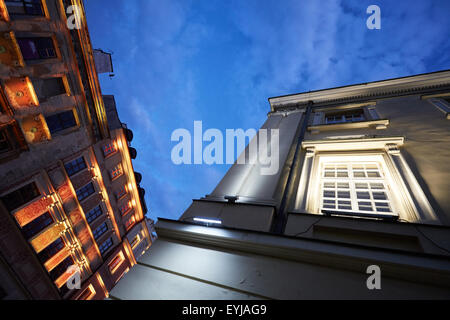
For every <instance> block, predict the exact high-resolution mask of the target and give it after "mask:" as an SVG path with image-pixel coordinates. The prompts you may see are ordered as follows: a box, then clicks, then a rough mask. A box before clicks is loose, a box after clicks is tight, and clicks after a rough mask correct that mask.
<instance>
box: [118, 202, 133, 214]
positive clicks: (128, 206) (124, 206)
mask: <svg viewBox="0 0 450 320" xmlns="http://www.w3.org/2000/svg"><path fill="white" fill-rule="evenodd" d="M130 210H131V204H130V201H127V202H125V203H124V204H122V205H121V206H120V208H119V211H120V214H121V215H125V214H126V213H127V212H128V211H130Z"/></svg>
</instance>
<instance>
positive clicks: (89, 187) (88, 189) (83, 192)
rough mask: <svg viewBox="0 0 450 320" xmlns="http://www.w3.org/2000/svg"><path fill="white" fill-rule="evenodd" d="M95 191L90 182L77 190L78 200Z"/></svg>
mask: <svg viewBox="0 0 450 320" xmlns="http://www.w3.org/2000/svg"><path fill="white" fill-rule="evenodd" d="M94 192H95V189H94V185H93V184H92V182H89V184H87V185H85V186H84V187H82V188H80V189H78V190H77V198H78V201H82V200H84V199H86V198H87V197H89V196H90V195H91V194H93V193H94Z"/></svg>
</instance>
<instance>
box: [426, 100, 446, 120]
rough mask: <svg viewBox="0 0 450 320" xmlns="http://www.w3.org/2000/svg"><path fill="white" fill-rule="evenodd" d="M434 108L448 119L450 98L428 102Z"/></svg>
mask: <svg viewBox="0 0 450 320" xmlns="http://www.w3.org/2000/svg"><path fill="white" fill-rule="evenodd" d="M429 101H430V102H431V103H432V104H433V105H434V106H435V107H436V108H438V109H439V110H440V111H442V112H443V113H444V114H445V117H446V118H447V119H450V97H441V98H438V99H430V100H429Z"/></svg>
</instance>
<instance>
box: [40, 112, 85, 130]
mask: <svg viewBox="0 0 450 320" xmlns="http://www.w3.org/2000/svg"><path fill="white" fill-rule="evenodd" d="M45 121H46V122H47V127H48V129H49V130H50V133H51V134H54V133H57V132H60V131H63V130H66V129H69V128H72V127H75V126H76V125H77V121H76V119H75V115H74V113H73V110H68V111H63V112H60V113H57V114H53V115H51V116H46V117H45Z"/></svg>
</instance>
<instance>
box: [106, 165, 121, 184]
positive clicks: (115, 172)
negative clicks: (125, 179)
mask: <svg viewBox="0 0 450 320" xmlns="http://www.w3.org/2000/svg"><path fill="white" fill-rule="evenodd" d="M122 173H123V171H122V165H121V164H118V165H117V166H115V167H114V168H112V169H111V171H110V172H109V176H110V177H111V180H114V179H115V178H117V177H119V176H120V175H122Z"/></svg>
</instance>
